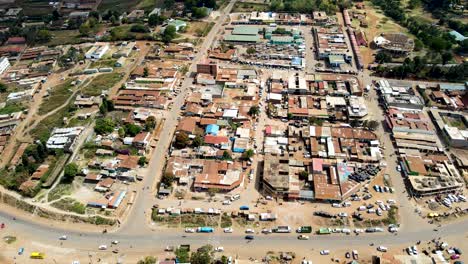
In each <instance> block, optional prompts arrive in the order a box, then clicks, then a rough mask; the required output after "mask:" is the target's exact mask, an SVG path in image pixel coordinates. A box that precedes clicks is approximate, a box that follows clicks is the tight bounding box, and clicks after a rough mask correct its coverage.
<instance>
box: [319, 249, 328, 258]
mask: <svg viewBox="0 0 468 264" xmlns="http://www.w3.org/2000/svg"><path fill="white" fill-rule="evenodd" d="M320 255H322V256H325V255H330V250H328V249H324V250H321V251H320Z"/></svg>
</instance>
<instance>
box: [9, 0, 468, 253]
mask: <svg viewBox="0 0 468 264" xmlns="http://www.w3.org/2000/svg"><path fill="white" fill-rule="evenodd" d="M234 4H235V1H231V2H230V3H229V4H228V5H227V6H226V7H225V8H224V10H222V11H221V12H220V17H219V18H218V20H217V22H216V24H215V25H214V26H213V28H212V30H211V31H210V33H209V34H208V35H207V36H206V38H205V40H204V41H203V44H202V45H201V48H200V51H199V53H198V54H197V55H196V57H195V58H194V60H193V61H192V64H191V65H190V67H189V72H194V71H195V68H196V64H197V63H198V62H199V61H200V60H202V59H203V58H204V57H205V56H206V53H207V50H208V49H209V48H210V46H211V45H212V43H213V42H214V40H215V38H216V35H217V34H218V32H219V31H220V29H221V26H222V24H223V23H224V22H225V20H226V18H227V17H228V15H229V13H230V11H231V9H232V8H233V6H234ZM364 75H365V76H362V78H363V79H364V84H368V82H370V79H371V78H369V76H368V75H367V73H364ZM192 82H193V78H192V77H186V78H185V79H184V81H183V83H182V85H181V93H180V94H179V95H178V96H177V97H176V98H175V99H174V101H173V106H172V109H171V110H170V111H169V112H168V114H167V116H166V120H165V123H164V127H163V130H162V132H161V133H160V138H159V141H158V144H157V146H156V148H155V149H154V150H153V154H152V157H151V160H150V163H149V165H148V169H147V175H145V177H144V180H143V183H142V190H140V191H139V192H138V194H137V196H136V199H135V201H134V203H133V207H132V208H131V210H130V212H129V214H128V217H127V218H126V220H125V221H124V222H123V223H122V224H121V226H120V227H118V228H116V230H112V231H110V232H109V233H107V234H102V233H96V232H90V231H76V230H77V229H74V230H70V229H66V228H64V226H70V225H69V224H66V225H62V224H61V223H60V222H50V223H47V224H45V221H38V219H37V218H38V216H33V217H31V216H24V217H23V216H19V215H17V214H15V213H14V212H12V211H11V210H8V209H7V207H2V208H0V222H3V223H6V226H7V227H6V229H5V230H4V232H5V233H6V234H11V235H16V236H18V237H25V238H27V239H28V240H29V241H34V242H38V243H41V244H44V245H48V246H50V247H51V248H58V249H60V248H66V249H70V250H73V251H75V252H77V253H80V254H88V253H89V252H97V251H98V249H97V248H98V246H99V245H101V244H108V245H109V244H110V242H111V241H113V240H118V241H120V243H119V245H118V246H117V247H118V248H119V249H120V250H121V252H125V253H127V252H129V253H130V252H138V253H142V254H145V253H147V252H154V251H155V250H162V249H163V248H164V247H166V246H168V245H179V244H191V245H192V246H193V247H197V246H201V245H204V244H214V245H215V246H216V245H222V246H224V247H225V248H226V249H227V250H228V251H229V252H234V253H236V254H249V252H250V253H251V252H254V251H255V252H256V254H264V253H265V252H266V251H268V250H271V249H281V250H283V251H302V252H306V251H308V250H310V249H311V248H317V249H320V248H322V249H323V248H325V247H326V248H328V249H337V248H350V247H351V245H352V246H353V247H359V246H367V245H369V244H370V243H379V244H383V245H389V246H390V245H401V244H407V243H408V244H409V243H415V242H416V241H418V240H430V239H433V238H436V237H457V238H460V241H462V240H464V239H466V238H465V236H466V233H467V231H468V220H466V219H465V220H460V221H457V222H454V223H451V224H447V225H446V226H444V227H440V228H438V231H433V228H434V226H433V225H429V224H428V223H427V222H425V221H424V220H423V219H421V218H420V217H419V216H417V215H416V214H415V213H414V211H413V210H412V205H411V204H410V203H409V200H408V199H407V196H406V194H404V190H405V188H404V183H403V180H402V178H401V175H399V174H398V173H397V172H396V170H395V168H394V167H395V157H394V155H393V156H392V155H391V154H393V147H392V146H391V143H390V139H389V134H388V133H385V132H384V131H383V129H382V127H381V128H380V130H379V131H378V133H379V135H380V136H381V138H380V140H381V141H382V142H383V143H384V145H385V146H386V151H385V156H386V157H387V163H388V164H389V168H388V171H387V172H388V173H390V174H391V175H392V181H393V183H394V185H395V189H396V190H397V192H398V197H399V199H398V202H399V205H400V217H401V222H402V228H401V229H400V232H399V233H398V234H397V235H394V234H390V233H388V232H384V233H376V234H361V235H359V236H356V235H348V236H346V235H330V236H316V235H314V236H312V237H311V239H310V240H308V241H302V240H298V239H297V237H296V235H295V234H281V235H280V234H271V235H256V236H255V240H254V241H252V242H247V241H246V240H245V239H244V235H243V234H242V230H235V233H234V234H224V233H222V232H221V230H217V231H216V232H215V233H212V234H185V233H183V231H182V230H181V229H156V230H152V229H151V228H150V226H149V223H150V214H151V207H152V205H153V204H154V203H155V202H156V199H155V192H156V184H157V182H158V181H159V179H160V176H161V173H162V169H163V166H164V163H165V160H166V153H167V149H168V147H169V144H170V142H171V139H172V137H173V132H174V130H175V127H176V125H177V119H178V117H179V116H180V107H181V106H182V105H183V104H184V100H185V97H186V96H187V94H188V93H189V91H190V87H191V86H192ZM370 98H371V104H372V109H370V111H369V112H372V115H375V117H378V118H376V119H377V120H382V118H383V114H382V110H381V109H380V108H379V107H378V106H377V102H376V95H375V93H374V92H372V93H371V94H370ZM262 116H263V115H262ZM263 126H264V120H262V121H261V124H259V127H258V129H259V130H260V131H261V130H262V128H263ZM260 131H259V133H260ZM257 134H258V133H257ZM257 138H258V140H259V142H260V140H261V137H260V135H257ZM22 215H26V214H22ZM14 218H16V219H15V220H14ZM62 226H63V227H62ZM62 235H67V236H68V238H69V239H68V240H67V241H59V240H58V238H59V237H60V236H62ZM61 243H63V245H62V244H61ZM252 246H253V247H252ZM29 250H32V249H29ZM245 256H248V255H245Z"/></svg>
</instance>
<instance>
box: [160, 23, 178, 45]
mask: <svg viewBox="0 0 468 264" xmlns="http://www.w3.org/2000/svg"><path fill="white" fill-rule="evenodd" d="M176 32H177V30H176V27H175V26H173V25H169V26H167V27H166V28H165V29H164V33H163V35H162V41H164V42H165V43H169V42H171V41H172V40H173V39H174V38H175V37H176Z"/></svg>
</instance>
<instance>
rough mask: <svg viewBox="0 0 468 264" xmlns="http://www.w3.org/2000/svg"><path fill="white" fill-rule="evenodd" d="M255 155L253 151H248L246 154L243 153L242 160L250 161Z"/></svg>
mask: <svg viewBox="0 0 468 264" xmlns="http://www.w3.org/2000/svg"><path fill="white" fill-rule="evenodd" d="M253 155H254V151H253V149H248V150H246V151H245V152H244V153H242V158H244V159H250V158H251V157H253Z"/></svg>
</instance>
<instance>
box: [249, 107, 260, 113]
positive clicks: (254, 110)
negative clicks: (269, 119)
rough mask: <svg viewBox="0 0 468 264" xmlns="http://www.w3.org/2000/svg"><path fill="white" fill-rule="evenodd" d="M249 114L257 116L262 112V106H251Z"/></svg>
mask: <svg viewBox="0 0 468 264" xmlns="http://www.w3.org/2000/svg"><path fill="white" fill-rule="evenodd" d="M248 114H249V115H251V116H256V115H258V114H260V108H259V107H258V106H257V105H254V106H251V107H250V109H249V113H248Z"/></svg>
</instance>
